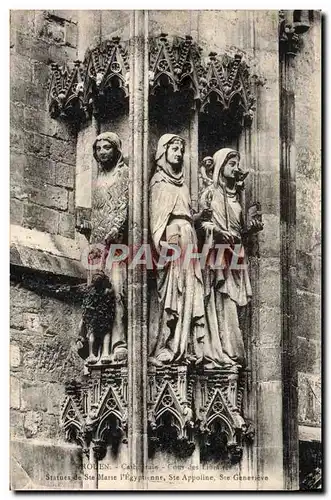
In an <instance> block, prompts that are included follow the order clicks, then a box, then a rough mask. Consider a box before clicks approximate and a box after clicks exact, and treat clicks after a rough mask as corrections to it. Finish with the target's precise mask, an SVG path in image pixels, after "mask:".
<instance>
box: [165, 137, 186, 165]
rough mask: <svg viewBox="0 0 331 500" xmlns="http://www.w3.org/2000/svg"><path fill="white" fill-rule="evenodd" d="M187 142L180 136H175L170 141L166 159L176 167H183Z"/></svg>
mask: <svg viewBox="0 0 331 500" xmlns="http://www.w3.org/2000/svg"><path fill="white" fill-rule="evenodd" d="M184 151H185V143H184V141H183V140H182V139H181V138H180V137H175V138H174V139H172V140H171V141H169V142H168V144H167V148H166V160H167V162H168V163H170V165H172V166H173V167H174V168H176V169H177V168H181V167H182V165H183V161H184Z"/></svg>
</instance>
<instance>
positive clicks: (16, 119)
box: [10, 102, 24, 128]
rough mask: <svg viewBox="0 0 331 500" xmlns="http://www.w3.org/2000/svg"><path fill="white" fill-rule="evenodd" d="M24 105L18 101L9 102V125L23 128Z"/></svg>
mask: <svg viewBox="0 0 331 500" xmlns="http://www.w3.org/2000/svg"><path fill="white" fill-rule="evenodd" d="M23 124H24V107H23V106H22V105H20V104H19V103H12V102H11V103H10V127H11V128H23Z"/></svg>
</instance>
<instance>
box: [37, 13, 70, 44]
mask: <svg viewBox="0 0 331 500" xmlns="http://www.w3.org/2000/svg"><path fill="white" fill-rule="evenodd" d="M38 36H39V37H41V38H44V39H45V40H46V41H47V42H50V43H57V44H60V45H61V44H62V45H63V44H64V43H65V25H64V22H63V21H60V20H59V21H56V20H55V19H54V18H53V19H52V18H48V19H45V22H44V23H43V26H42V28H41V29H40V31H39V33H38Z"/></svg>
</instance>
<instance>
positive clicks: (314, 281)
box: [297, 250, 321, 295]
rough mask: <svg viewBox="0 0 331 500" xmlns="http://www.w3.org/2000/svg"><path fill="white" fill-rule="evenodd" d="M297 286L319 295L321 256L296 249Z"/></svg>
mask: <svg viewBox="0 0 331 500" xmlns="http://www.w3.org/2000/svg"><path fill="white" fill-rule="evenodd" d="M297 287H298V289H300V290H305V291H308V292H312V293H315V294H318V295H320V293H321V257H320V256H319V255H318V254H317V255H316V254H310V253H307V252H302V251H300V250H298V251H297Z"/></svg>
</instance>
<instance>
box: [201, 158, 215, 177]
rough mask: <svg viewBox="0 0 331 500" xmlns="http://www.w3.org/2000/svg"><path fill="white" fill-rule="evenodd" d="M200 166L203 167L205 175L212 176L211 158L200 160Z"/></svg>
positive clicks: (212, 162)
mask: <svg viewBox="0 0 331 500" xmlns="http://www.w3.org/2000/svg"><path fill="white" fill-rule="evenodd" d="M202 166H203V167H205V171H206V173H207V174H212V172H213V168H214V160H213V158H212V157H211V156H206V157H205V158H204V159H203V160H202Z"/></svg>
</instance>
